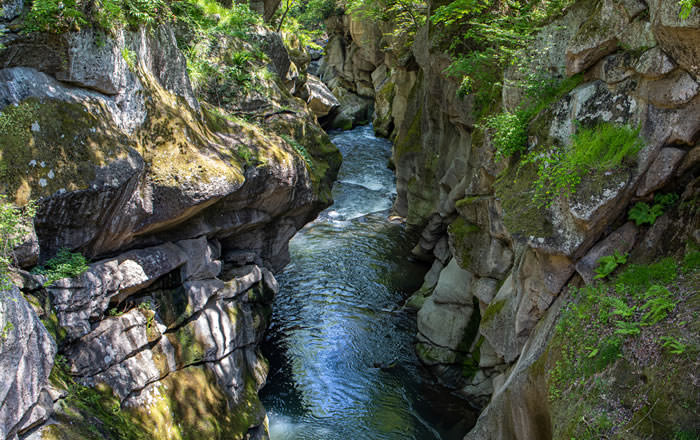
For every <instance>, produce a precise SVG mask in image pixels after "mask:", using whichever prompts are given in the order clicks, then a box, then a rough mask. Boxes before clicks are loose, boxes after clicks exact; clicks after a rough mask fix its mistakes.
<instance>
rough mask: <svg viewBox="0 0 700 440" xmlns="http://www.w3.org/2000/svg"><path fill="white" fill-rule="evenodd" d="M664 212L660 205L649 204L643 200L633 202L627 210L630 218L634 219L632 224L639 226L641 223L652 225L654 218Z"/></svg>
mask: <svg viewBox="0 0 700 440" xmlns="http://www.w3.org/2000/svg"><path fill="white" fill-rule="evenodd" d="M663 213H664V210H663V208H662V207H661V205H654V206H649V205H648V204H646V203H644V202H637V203H635V204H634V206H633V207H632V209H630V212H629V218H630V220H632V221H634V224H635V225H637V226H641V225H643V224H650V225H653V224H654V222H655V221H656V218H657V217H659V216H660V215H661V214H663Z"/></svg>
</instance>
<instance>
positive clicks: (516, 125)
mask: <svg viewBox="0 0 700 440" xmlns="http://www.w3.org/2000/svg"><path fill="white" fill-rule="evenodd" d="M465 79H466V77H465ZM485 126H486V127H487V128H489V129H490V130H492V133H493V135H492V137H491V139H492V140H493V144H494V146H495V147H496V157H495V159H496V161H498V160H500V159H501V158H503V157H508V156H511V155H513V154H514V153H518V152H521V151H523V150H525V148H526V147H527V120H524V118H523V115H522V113H520V112H519V113H510V112H503V113H498V114H496V115H493V116H491V117H489V118H487V119H486V123H485Z"/></svg>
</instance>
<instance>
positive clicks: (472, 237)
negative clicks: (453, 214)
mask: <svg viewBox="0 0 700 440" xmlns="http://www.w3.org/2000/svg"><path fill="white" fill-rule="evenodd" d="M447 232H448V233H449V234H450V236H451V237H452V244H453V246H454V248H455V251H456V252H457V255H456V257H457V258H458V262H459V265H460V266H461V267H464V268H468V267H469V265H470V264H471V262H472V258H473V256H472V251H473V250H474V246H475V244H476V239H477V236H478V235H479V234H481V229H480V228H479V227H478V226H477V225H475V224H473V223H469V222H468V221H466V220H465V219H464V218H463V217H457V218H456V219H455V220H454V221H453V222H452V223H451V224H450V225H449V226H448V227H447Z"/></svg>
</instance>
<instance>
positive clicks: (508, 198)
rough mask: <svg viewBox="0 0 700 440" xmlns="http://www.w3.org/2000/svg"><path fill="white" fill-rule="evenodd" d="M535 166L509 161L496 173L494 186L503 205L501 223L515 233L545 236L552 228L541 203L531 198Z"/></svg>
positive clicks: (516, 234)
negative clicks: (510, 162)
mask: <svg viewBox="0 0 700 440" xmlns="http://www.w3.org/2000/svg"><path fill="white" fill-rule="evenodd" d="M536 179H537V167H536V166H535V165H534V164H532V163H527V164H522V165H517V164H511V165H510V166H509V167H508V168H507V169H506V170H505V171H504V172H503V173H501V174H500V175H499V176H498V179H497V180H496V183H495V184H494V189H495V193H496V197H497V198H498V199H499V200H500V202H501V207H502V208H503V223H504V224H505V226H506V227H507V228H508V231H509V232H510V233H511V234H513V235H514V236H524V237H529V236H535V237H548V236H551V235H552V234H553V232H554V228H553V226H552V224H551V222H550V221H549V220H548V218H549V216H548V214H547V212H546V210H545V209H544V207H541V206H538V205H537V204H535V203H533V202H532V199H533V197H534V188H533V187H532V183H533V182H534V181H535V180H536Z"/></svg>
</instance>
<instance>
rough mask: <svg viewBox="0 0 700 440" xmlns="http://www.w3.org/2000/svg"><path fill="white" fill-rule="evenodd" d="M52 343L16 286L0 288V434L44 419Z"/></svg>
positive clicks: (17, 431) (48, 410) (47, 408)
mask: <svg viewBox="0 0 700 440" xmlns="http://www.w3.org/2000/svg"><path fill="white" fill-rule="evenodd" d="M55 355H56V343H55V342H54V341H53V339H52V338H51V336H50V335H49V333H48V332H47V331H46V328H44V325H43V324H42V323H41V321H40V320H39V317H38V316H37V315H36V313H35V312H34V310H33V309H32V307H31V306H30V305H29V303H28V302H27V300H25V299H24V297H23V296H22V294H21V293H20V291H19V289H17V288H16V287H14V286H13V288H12V289H10V290H3V291H0V371H2V379H0V436H1V437H2V438H13V437H14V436H15V435H17V434H20V433H22V432H25V431H27V430H29V429H30V428H32V427H34V426H36V425H38V424H41V423H42V422H44V421H46V419H48V417H49V415H50V413H51V406H52V405H53V401H52V400H51V399H50V398H48V402H47V399H46V396H47V395H48V392H49V391H48V388H49V373H51V368H52V367H53V359H54V356H55Z"/></svg>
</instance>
